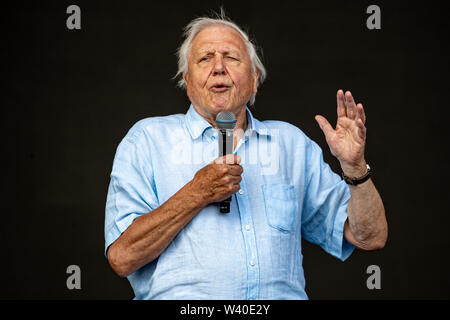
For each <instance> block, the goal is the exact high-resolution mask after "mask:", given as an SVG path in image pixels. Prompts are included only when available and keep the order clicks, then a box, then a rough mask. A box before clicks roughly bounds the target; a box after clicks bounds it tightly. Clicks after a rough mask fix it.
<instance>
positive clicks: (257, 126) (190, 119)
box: [185, 104, 270, 139]
mask: <svg viewBox="0 0 450 320" xmlns="http://www.w3.org/2000/svg"><path fill="white" fill-rule="evenodd" d="M185 119H186V126H187V129H188V131H189V133H190V134H191V137H192V139H197V138H198V137H200V136H201V135H202V134H203V132H204V131H205V130H206V129H208V128H212V126H211V124H210V123H209V122H208V121H206V120H205V119H204V118H203V117H202V116H201V115H200V114H198V112H197V110H195V108H194V106H193V105H192V104H191V105H190V107H189V110H188V111H187V113H186V117H185ZM247 130H248V131H249V133H251V132H252V131H256V132H257V133H258V134H260V135H270V132H269V130H268V128H267V126H266V125H265V124H264V123H263V122H261V121H259V120H258V119H255V118H254V117H253V115H252V113H251V112H250V110H249V108H248V107H247Z"/></svg>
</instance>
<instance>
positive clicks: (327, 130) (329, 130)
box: [315, 115, 334, 139]
mask: <svg viewBox="0 0 450 320" xmlns="http://www.w3.org/2000/svg"><path fill="white" fill-rule="evenodd" d="M315 119H316V121H317V123H318V124H319V126H320V129H321V130H322V131H323V133H324V134H325V137H326V138H327V139H328V137H331V135H332V134H333V133H334V129H333V127H332V126H331V124H330V123H329V122H328V120H327V119H325V118H324V117H322V116H320V115H317V116H316V117H315Z"/></svg>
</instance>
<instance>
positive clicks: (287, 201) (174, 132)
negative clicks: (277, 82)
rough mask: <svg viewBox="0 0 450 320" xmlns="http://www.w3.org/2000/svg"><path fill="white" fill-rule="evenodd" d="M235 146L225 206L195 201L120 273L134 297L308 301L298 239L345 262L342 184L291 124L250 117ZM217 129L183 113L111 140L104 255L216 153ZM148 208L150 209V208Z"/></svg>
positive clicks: (140, 125) (347, 252)
mask: <svg viewBox="0 0 450 320" xmlns="http://www.w3.org/2000/svg"><path fill="white" fill-rule="evenodd" d="M247 120H248V128H247V130H246V132H245V135H244V137H243V138H242V139H241V140H240V141H239V143H238V144H237V146H236V149H235V153H236V154H238V155H240V156H241V158H242V161H241V165H242V167H243V169H244V172H243V174H242V181H241V183H240V186H241V190H239V192H238V193H236V194H234V195H233V196H232V202H231V208H230V213H228V214H223V213H220V212H219V207H218V205H217V204H214V203H212V204H210V205H208V206H206V207H205V208H203V209H202V210H201V211H200V212H199V213H198V214H197V215H196V216H195V217H194V218H193V219H192V220H191V222H189V223H188V224H187V225H186V226H185V227H184V228H183V229H182V230H181V231H180V232H179V234H178V235H177V236H176V237H175V238H174V240H173V241H172V242H171V243H170V245H169V246H168V247H167V248H166V249H165V250H164V251H163V252H162V253H161V255H160V256H159V257H158V258H157V259H155V260H154V261H152V262H151V263H149V264H147V265H146V266H144V267H142V268H141V269H139V270H137V271H136V272H134V273H133V274H131V275H130V276H129V277H128V280H129V282H130V284H131V286H132V287H133V290H134V293H135V299H242V300H244V299H308V296H307V295H306V292H305V278H304V274H303V267H302V261H303V256H302V248H301V238H302V237H303V238H304V239H306V240H308V241H310V242H312V243H315V244H317V245H319V246H320V247H322V248H323V249H324V250H325V251H326V252H328V253H330V254H331V255H333V256H335V257H337V258H339V259H341V260H342V261H343V260H345V259H346V258H347V257H348V256H349V255H350V254H351V253H352V251H353V249H354V246H353V245H351V244H350V243H348V242H347V241H346V240H345V238H344V237H343V229H344V223H345V221H346V219H347V204H348V200H349V199H350V191H349V187H348V186H347V184H346V183H345V182H344V181H343V180H342V179H341V178H340V176H339V175H337V174H335V173H334V172H333V171H332V170H331V169H330V167H329V166H328V164H326V163H325V162H324V161H323V157H322V150H321V149H320V147H319V146H318V145H317V144H316V143H315V142H314V141H312V140H311V139H309V138H308V137H307V136H306V135H305V134H304V133H303V132H302V131H301V130H300V129H299V128H297V127H295V126H293V125H291V124H289V123H286V122H283V121H262V122H261V121H258V120H257V119H255V118H253V116H252V114H251V112H250V110H249V109H248V108H247ZM218 154H219V151H218V142H217V130H215V129H214V128H213V127H212V126H211V125H210V124H209V123H208V122H207V121H206V120H205V119H204V118H202V117H201V116H200V115H199V114H198V113H197V112H196V110H195V108H194V107H193V106H192V105H191V106H190V108H189V110H188V112H187V113H186V114H175V115H170V116H164V117H150V118H146V119H143V120H141V121H139V122H137V123H136V124H135V125H134V126H133V127H132V128H131V129H130V130H129V132H128V133H127V135H126V136H125V138H124V139H123V140H122V142H121V143H120V144H119V146H118V148H117V152H116V155H115V158H114V163H113V168H112V172H111V181H110V184H109V189H108V196H107V202H106V217H105V242H106V243H105V254H106V250H107V248H108V246H109V245H111V244H112V243H113V242H114V241H115V240H116V239H117V238H118V237H119V236H120V235H121V233H122V232H124V231H125V230H126V229H127V228H128V227H129V226H130V225H131V224H132V222H133V220H134V219H136V218H137V217H139V216H141V215H143V214H147V213H148V214H152V213H151V211H153V210H155V209H156V208H158V207H159V206H160V205H161V204H163V203H164V202H165V201H167V200H168V199H169V198H170V197H171V196H172V195H174V194H175V193H176V192H177V191H178V190H179V189H181V188H182V187H183V186H184V185H185V184H186V183H187V182H189V181H190V180H192V178H193V177H194V175H195V173H196V172H197V171H198V170H199V169H201V168H202V167H204V166H206V165H207V164H209V163H211V162H212V161H213V160H214V159H216V158H217V157H218ZM149 212H150V213H149Z"/></svg>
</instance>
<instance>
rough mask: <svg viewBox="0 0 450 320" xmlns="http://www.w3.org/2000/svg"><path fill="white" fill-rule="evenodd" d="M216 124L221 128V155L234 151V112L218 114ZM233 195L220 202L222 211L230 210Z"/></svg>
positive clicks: (219, 140)
mask: <svg viewBox="0 0 450 320" xmlns="http://www.w3.org/2000/svg"><path fill="white" fill-rule="evenodd" d="M216 125H217V128H218V129H219V139H217V141H218V142H219V157H222V156H225V155H227V154H230V153H233V143H234V141H233V130H234V126H235V125H236V116H235V115H234V113H233V112H230V111H222V112H220V113H219V114H218V115H217V116H216ZM230 202H231V197H229V198H227V199H225V200H223V201H221V202H220V203H219V208H220V213H229V212H230Z"/></svg>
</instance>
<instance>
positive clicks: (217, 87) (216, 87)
mask: <svg viewBox="0 0 450 320" xmlns="http://www.w3.org/2000/svg"><path fill="white" fill-rule="evenodd" d="M229 88H230V86H227V85H225V84H222V83H219V84H215V85H213V86H212V87H211V90H212V91H213V92H223V91H227V90H228V89H229Z"/></svg>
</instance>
